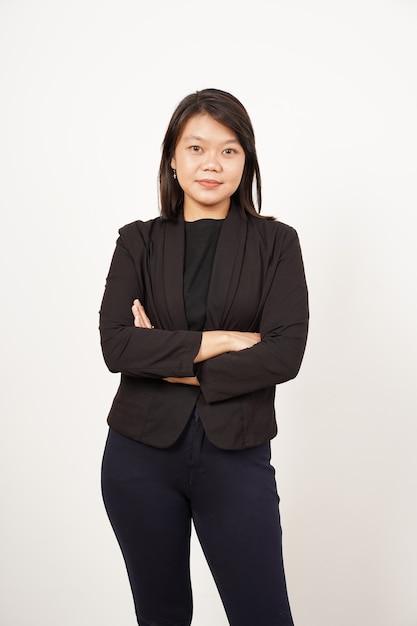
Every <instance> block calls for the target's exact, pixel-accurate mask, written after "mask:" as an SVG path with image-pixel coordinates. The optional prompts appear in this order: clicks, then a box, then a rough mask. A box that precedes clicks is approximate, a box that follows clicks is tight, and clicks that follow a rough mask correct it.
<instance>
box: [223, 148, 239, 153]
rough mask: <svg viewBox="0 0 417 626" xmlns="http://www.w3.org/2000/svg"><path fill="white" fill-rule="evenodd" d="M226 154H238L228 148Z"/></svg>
mask: <svg viewBox="0 0 417 626" xmlns="http://www.w3.org/2000/svg"><path fill="white" fill-rule="evenodd" d="M224 153H225V154H236V150H234V149H233V148H226V149H225V150H224Z"/></svg>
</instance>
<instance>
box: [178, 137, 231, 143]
mask: <svg viewBox="0 0 417 626" xmlns="http://www.w3.org/2000/svg"><path fill="white" fill-rule="evenodd" d="M183 139H185V140H186V141H190V140H194V141H204V137H199V136H198V135H187V136H186V137H183ZM224 143H225V144H226V143H239V140H238V139H227V141H225V142H224Z"/></svg>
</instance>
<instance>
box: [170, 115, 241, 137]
mask: <svg viewBox="0 0 417 626" xmlns="http://www.w3.org/2000/svg"><path fill="white" fill-rule="evenodd" d="M187 139H198V140H199V141H215V142H223V143H224V142H227V141H236V140H237V136H236V133H235V132H234V131H233V130H232V129H231V128H229V127H228V126H225V125H224V124H221V123H220V122H218V121H217V120H215V119H214V118H213V117H211V115H208V113H199V114H197V115H193V116H192V117H190V119H189V120H188V121H187V122H186V123H185V125H184V128H183V129H182V132H181V133H180V135H179V137H178V141H181V140H187Z"/></svg>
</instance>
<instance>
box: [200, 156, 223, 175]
mask: <svg viewBox="0 0 417 626" xmlns="http://www.w3.org/2000/svg"><path fill="white" fill-rule="evenodd" d="M202 169H203V171H204V172H219V171H220V170H221V165H220V162H219V160H218V158H217V156H216V155H215V154H214V153H208V154H207V159H205V160H204V162H203V163H202Z"/></svg>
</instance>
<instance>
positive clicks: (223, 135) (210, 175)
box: [171, 114, 245, 221]
mask: <svg viewBox="0 0 417 626" xmlns="http://www.w3.org/2000/svg"><path fill="white" fill-rule="evenodd" d="M244 166H245V153H244V151H243V148H242V146H241V145H240V143H239V140H238V138H237V136H236V135H235V133H234V132H233V131H232V130H230V128H228V127H227V126H223V124H220V123H219V122H216V120H214V119H213V118H212V117H210V115H207V114H201V115H195V116H194V117H192V118H190V119H189V120H188V122H187V123H186V124H185V126H184V129H183V131H182V133H181V135H180V137H179V139H178V142H177V145H176V148H175V153H174V157H173V158H172V160H171V167H172V168H173V169H175V170H176V171H177V179H178V183H179V185H180V187H181V189H182V190H183V192H184V219H185V220H186V221H194V220H197V219H201V218H204V217H210V218H215V219H222V218H224V217H226V215H227V213H228V211H229V207H230V197H231V196H232V195H233V193H234V192H235V191H236V189H237V188H238V187H239V184H240V181H241V179H242V174H243V168H244Z"/></svg>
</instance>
